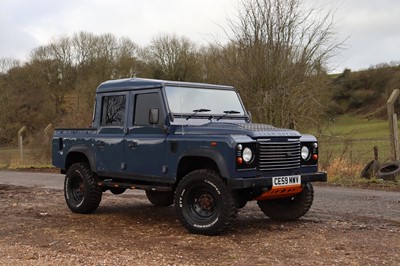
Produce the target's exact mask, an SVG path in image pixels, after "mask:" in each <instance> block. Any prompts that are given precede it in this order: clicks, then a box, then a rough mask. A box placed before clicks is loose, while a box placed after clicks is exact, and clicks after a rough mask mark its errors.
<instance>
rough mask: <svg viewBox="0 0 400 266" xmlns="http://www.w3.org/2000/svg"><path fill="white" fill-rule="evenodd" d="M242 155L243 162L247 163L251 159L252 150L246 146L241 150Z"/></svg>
mask: <svg viewBox="0 0 400 266" xmlns="http://www.w3.org/2000/svg"><path fill="white" fill-rule="evenodd" d="M242 157H243V161H244V162H245V163H249V162H251V160H252V159H253V152H252V151H251V149H250V148H248V147H246V148H244V150H243V153H242Z"/></svg>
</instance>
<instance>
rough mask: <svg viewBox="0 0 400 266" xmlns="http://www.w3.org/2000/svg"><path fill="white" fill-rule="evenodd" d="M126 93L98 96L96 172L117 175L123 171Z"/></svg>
mask: <svg viewBox="0 0 400 266" xmlns="http://www.w3.org/2000/svg"><path fill="white" fill-rule="evenodd" d="M128 96H129V93H128V92H120V93H104V94H102V95H101V96H100V99H98V100H100V101H101V117H100V126H99V131H98V136H97V138H96V140H95V142H94V143H95V144H94V145H95V149H96V157H97V158H96V161H97V163H96V164H97V170H98V171H99V172H102V173H103V174H106V173H110V174H111V173H118V172H123V171H124V170H125V163H124V162H125V158H124V157H125V151H124V150H125V139H124V138H125V126H126V120H127V108H126V107H127V103H128Z"/></svg>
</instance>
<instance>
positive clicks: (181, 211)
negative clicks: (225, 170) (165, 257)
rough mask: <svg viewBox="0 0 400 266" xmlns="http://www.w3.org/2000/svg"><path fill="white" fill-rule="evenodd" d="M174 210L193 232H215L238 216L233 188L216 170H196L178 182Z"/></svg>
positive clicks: (210, 233) (204, 233) (181, 221)
mask: <svg viewBox="0 0 400 266" xmlns="http://www.w3.org/2000/svg"><path fill="white" fill-rule="evenodd" d="M175 212H176V216H177V219H178V220H179V222H180V223H181V224H182V225H183V226H184V227H185V228H186V229H187V230H188V231H189V232H191V233H194V234H203V235H216V234H219V233H221V232H222V231H224V230H225V229H226V228H227V227H228V226H230V225H231V224H232V222H233V221H234V220H235V218H236V217H237V208H236V206H235V201H234V199H233V197H232V195H231V193H230V190H229V189H228V187H227V186H226V184H225V183H224V181H223V180H222V178H221V177H220V176H219V175H218V174H217V173H216V172H214V171H212V170H208V169H203V170H195V171H193V172H191V173H189V174H187V175H186V176H185V177H183V178H182V180H181V181H180V182H179V184H178V187H177V189H176V191H175Z"/></svg>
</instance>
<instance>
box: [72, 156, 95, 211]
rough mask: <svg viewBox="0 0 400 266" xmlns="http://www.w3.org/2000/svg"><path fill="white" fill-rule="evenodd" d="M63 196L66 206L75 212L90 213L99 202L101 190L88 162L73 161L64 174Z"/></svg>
mask: <svg viewBox="0 0 400 266" xmlns="http://www.w3.org/2000/svg"><path fill="white" fill-rule="evenodd" d="M64 196H65V201H66V202H67V205H68V207H69V208H70V209H71V211H73V212H76V213H84V214H87V213H92V212H94V211H95V210H96V209H97V207H98V206H99V204H100V201H101V196H102V191H101V188H100V187H98V186H97V184H96V178H95V176H94V174H93V173H92V171H91V169H90V166H89V164H87V163H74V164H73V165H71V166H70V168H69V169H68V171H67V174H66V175H65V182H64Z"/></svg>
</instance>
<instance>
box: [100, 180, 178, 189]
mask: <svg viewBox="0 0 400 266" xmlns="http://www.w3.org/2000/svg"><path fill="white" fill-rule="evenodd" d="M97 185H98V186H99V187H104V188H126V189H143V190H155V191H172V187H168V186H157V185H145V184H135V183H127V182H117V181H113V180H112V179H105V180H104V181H98V182H97Z"/></svg>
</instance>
